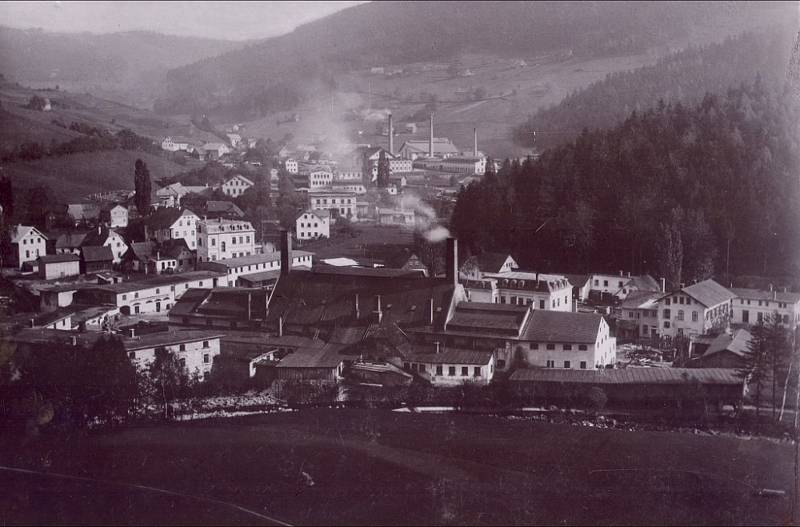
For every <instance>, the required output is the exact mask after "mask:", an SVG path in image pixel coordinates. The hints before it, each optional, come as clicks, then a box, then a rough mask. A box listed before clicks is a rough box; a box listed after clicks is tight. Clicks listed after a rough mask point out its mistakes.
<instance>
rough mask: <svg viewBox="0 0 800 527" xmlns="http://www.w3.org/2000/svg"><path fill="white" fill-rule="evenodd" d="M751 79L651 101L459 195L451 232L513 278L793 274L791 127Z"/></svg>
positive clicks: (775, 100) (780, 99) (791, 115)
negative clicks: (513, 272)
mask: <svg viewBox="0 0 800 527" xmlns="http://www.w3.org/2000/svg"><path fill="white" fill-rule="evenodd" d="M789 101H790V98H789V97H788V95H787V94H781V95H778V94H777V93H776V91H775V90H772V89H770V88H768V87H767V86H766V85H765V84H764V83H763V82H761V80H760V78H757V79H756V81H755V82H754V83H753V84H751V85H747V86H740V87H739V88H736V89H731V90H729V91H728V92H727V93H726V94H725V95H706V96H705V97H704V98H703V100H702V102H701V103H700V104H698V105H696V106H689V107H687V106H684V105H682V104H680V103H678V104H675V105H667V104H664V103H663V102H662V103H660V104H659V105H658V106H657V107H656V108H654V109H651V110H648V111H647V112H645V113H638V112H633V114H632V115H631V116H630V117H629V118H628V119H627V120H625V121H624V122H623V123H622V124H620V125H618V126H616V127H615V128H612V129H610V130H600V131H594V132H584V133H583V134H581V135H580V136H579V137H578V138H577V139H575V141H573V142H571V143H569V144H566V145H563V146H561V147H557V148H554V149H552V150H549V151H547V152H545V153H544V154H543V155H542V156H541V157H540V158H539V159H538V160H536V161H531V160H528V161H526V162H525V163H522V164H518V163H514V164H512V163H509V162H508V161H507V162H506V163H505V164H504V166H503V169H502V170H501V171H500V172H499V173H498V174H496V175H495V174H492V173H488V174H487V175H486V177H485V178H484V179H483V180H482V181H481V182H479V183H473V184H472V185H470V186H469V187H468V188H466V189H463V190H462V191H461V193H460V195H459V198H458V203H457V205H456V208H455V210H454V213H453V217H452V229H453V230H454V231H455V233H456V234H457V235H458V237H459V238H460V240H462V242H463V243H464V245H465V247H466V248H467V249H468V250H470V251H472V252H479V251H484V250H488V251H511V252H512V253H513V254H514V255H515V256H516V257H518V259H519V261H520V263H521V264H522V265H523V266H524V267H533V268H536V269H537V270H540V271H559V272H570V271H573V272H584V271H589V270H593V271H599V270H608V271H614V270H618V269H625V270H630V271H633V272H650V273H654V274H656V273H658V275H659V276H664V277H666V278H667V279H668V280H669V281H670V282H672V283H678V282H690V281H691V280H694V279H701V278H705V277H707V276H710V275H712V274H716V275H717V276H721V277H725V275H726V271H727V262H728V255H730V258H729V261H730V273H731V274H734V273H736V274H745V273H753V274H762V275H763V274H784V273H797V272H798V259H797V256H798V254H800V178H799V177H798V171H797V167H798V166H800V165H798V155H799V154H800V144H798V137H799V136H798V135H797V132H798V123H799V122H800V119H799V118H800V115H798V113H799V112H798V110H797V108H796V106H794V105H793V104H792V103H790V102H789Z"/></svg>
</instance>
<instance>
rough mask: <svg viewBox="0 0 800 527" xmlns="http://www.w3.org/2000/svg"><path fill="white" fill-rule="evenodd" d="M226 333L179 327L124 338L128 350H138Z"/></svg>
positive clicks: (211, 337) (212, 337)
mask: <svg viewBox="0 0 800 527" xmlns="http://www.w3.org/2000/svg"><path fill="white" fill-rule="evenodd" d="M224 336H225V334H224V333H219V332H213V331H203V330H197V329H179V330H171V331H159V332H156V333H146V334H143V335H137V336H134V337H127V338H124V339H123V340H122V342H123V343H124V344H125V349H127V350H137V349H146V348H153V347H157V346H174V345H175V344H183V343H186V342H197V341H199V340H211V339H219V338H222V337H224Z"/></svg>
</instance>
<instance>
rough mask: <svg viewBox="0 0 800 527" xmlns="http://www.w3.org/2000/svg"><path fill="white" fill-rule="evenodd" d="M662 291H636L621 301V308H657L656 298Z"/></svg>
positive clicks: (659, 296)
mask: <svg viewBox="0 0 800 527" xmlns="http://www.w3.org/2000/svg"><path fill="white" fill-rule="evenodd" d="M663 296H664V295H663V293H656V292H652V291H636V292H634V293H631V294H630V295H628V296H627V298H625V300H623V301H622V304H621V305H620V307H621V308H622V309H658V300H659V299H660V298H661V297H663Z"/></svg>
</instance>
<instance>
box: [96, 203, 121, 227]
mask: <svg viewBox="0 0 800 527" xmlns="http://www.w3.org/2000/svg"><path fill="white" fill-rule="evenodd" d="M100 221H102V222H103V223H104V224H105V225H106V226H108V227H111V228H112V229H113V228H116V227H127V226H128V209H127V208H125V207H123V206H122V205H120V204H118V203H108V204H106V205H104V206H103V207H102V208H101V209H100Z"/></svg>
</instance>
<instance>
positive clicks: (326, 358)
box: [277, 343, 345, 369]
mask: <svg viewBox="0 0 800 527" xmlns="http://www.w3.org/2000/svg"><path fill="white" fill-rule="evenodd" d="M344 348H345V346H342V345H341V344H333V343H328V344H326V345H324V346H323V347H321V348H318V349H314V350H302V351H301V350H298V351H295V352H294V353H290V354H289V355H287V356H286V357H284V358H283V359H281V361H280V362H279V363H278V364H277V367H278V368H331V369H332V368H336V367H337V366H339V364H341V363H342V361H343V360H344V356H343V355H341V353H340V352H341V351H342V350H343V349H344Z"/></svg>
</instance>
